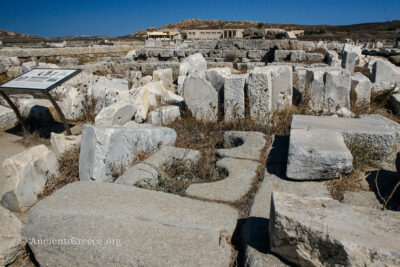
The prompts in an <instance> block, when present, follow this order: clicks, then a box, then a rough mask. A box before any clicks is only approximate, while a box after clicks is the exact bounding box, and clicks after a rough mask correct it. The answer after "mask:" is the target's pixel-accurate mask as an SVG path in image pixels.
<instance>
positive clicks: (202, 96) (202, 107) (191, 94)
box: [183, 72, 218, 122]
mask: <svg viewBox="0 0 400 267" xmlns="http://www.w3.org/2000/svg"><path fill="white" fill-rule="evenodd" d="M183 97H184V99H185V103H186V105H187V107H188V109H189V110H190V112H191V113H192V115H193V116H194V117H196V119H198V120H202V121H211V122H214V121H217V119H218V92H217V91H216V90H215V89H214V88H213V86H212V85H211V83H210V82H209V81H207V80H206V79H205V78H204V75H202V74H200V73H198V72H195V73H193V74H191V75H189V76H188V77H186V79H185V83H184V85H183Z"/></svg>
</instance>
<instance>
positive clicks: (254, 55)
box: [247, 50, 262, 59]
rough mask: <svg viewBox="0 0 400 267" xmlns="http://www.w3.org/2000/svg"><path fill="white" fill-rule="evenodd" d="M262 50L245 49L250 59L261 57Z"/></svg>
mask: <svg viewBox="0 0 400 267" xmlns="http://www.w3.org/2000/svg"><path fill="white" fill-rule="evenodd" d="M261 56H262V51H261V50H249V51H247V57H248V58H250V59H261Z"/></svg>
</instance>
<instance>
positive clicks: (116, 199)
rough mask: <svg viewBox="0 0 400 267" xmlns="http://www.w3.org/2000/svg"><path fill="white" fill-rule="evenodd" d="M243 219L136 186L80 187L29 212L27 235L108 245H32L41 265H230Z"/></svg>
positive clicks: (62, 192)
mask: <svg viewBox="0 0 400 267" xmlns="http://www.w3.org/2000/svg"><path fill="white" fill-rule="evenodd" d="M237 217H238V213H237V211H236V210H234V209H233V208H231V207H229V206H227V205H224V204H217V203H210V202H203V201H199V200H194V199H189V198H184V197H180V196H177V195H173V194H167V193H163V192H158V191H152V190H145V189H141V188H137V187H133V186H125V185H120V184H110V183H94V182H76V183H73V184H69V185H67V186H65V187H63V188H62V189H60V190H58V191H56V192H55V193H54V194H52V195H51V196H49V197H47V198H46V199H44V200H42V201H40V202H39V203H38V204H37V205H35V206H34V207H33V208H32V209H31V210H30V212H29V224H27V225H25V226H24V229H23V235H24V236H26V237H27V238H30V239H32V238H35V239H56V240H58V239H64V238H65V239H69V240H70V239H71V238H74V240H75V241H76V242H77V240H102V241H104V242H107V240H109V239H112V240H114V243H110V244H109V245H105V244H103V245H97V243H96V244H91V245H89V244H86V245H74V244H59V243H56V244H54V245H51V246H43V245H38V244H36V245H35V244H32V245H31V246H30V247H31V249H32V251H33V253H34V255H35V258H36V260H37V261H38V262H39V264H40V265H41V266H55V265H57V266H71V265H85V266H89V265H107V266H229V263H230V261H231V254H232V247H231V245H230V244H229V243H228V240H229V239H230V238H231V236H232V234H233V232H234V230H235V227H236V224H237Z"/></svg>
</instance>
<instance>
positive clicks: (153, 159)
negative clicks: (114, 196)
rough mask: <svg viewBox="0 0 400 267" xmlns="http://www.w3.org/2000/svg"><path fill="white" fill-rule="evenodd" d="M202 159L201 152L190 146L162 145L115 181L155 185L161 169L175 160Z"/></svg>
mask: <svg viewBox="0 0 400 267" xmlns="http://www.w3.org/2000/svg"><path fill="white" fill-rule="evenodd" d="M199 160H200V152H199V151H197V150H193V149H188V148H178V147H171V146H162V147H161V148H160V149H159V150H158V151H156V152H155V153H154V154H153V155H151V156H150V157H149V158H147V159H145V160H144V161H142V162H140V163H138V164H135V165H134V166H133V167H131V168H129V169H128V170H127V171H126V172H125V173H124V174H123V175H121V176H120V177H119V178H118V179H117V180H116V181H115V183H117V184H124V185H130V186H134V185H137V184H138V183H146V184H151V185H154V184H156V183H157V182H158V177H159V173H160V171H161V169H162V168H163V166H165V165H166V164H168V163H171V162H173V161H182V162H183V163H184V164H193V163H196V162H198V161H199Z"/></svg>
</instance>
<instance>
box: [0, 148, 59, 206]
mask: <svg viewBox="0 0 400 267" xmlns="http://www.w3.org/2000/svg"><path fill="white" fill-rule="evenodd" d="M3 168H4V172H5V175H6V177H5V179H6V184H5V187H4V188H2V193H1V194H0V195H1V196H3V197H2V199H1V205H2V206H3V207H5V208H7V209H9V210H13V211H26V210H28V209H29V208H30V207H31V206H32V205H33V204H35V203H36V201H37V195H38V194H39V193H41V191H42V190H43V188H44V186H45V184H46V181H47V179H48V178H51V177H53V176H54V175H56V174H57V173H58V163H57V159H56V157H55V154H54V153H53V152H51V151H50V150H49V149H47V147H46V146H45V145H39V146H35V147H32V148H30V149H29V150H27V151H24V152H22V153H20V154H17V155H15V156H12V157H11V158H8V159H6V160H4V162H3Z"/></svg>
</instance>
